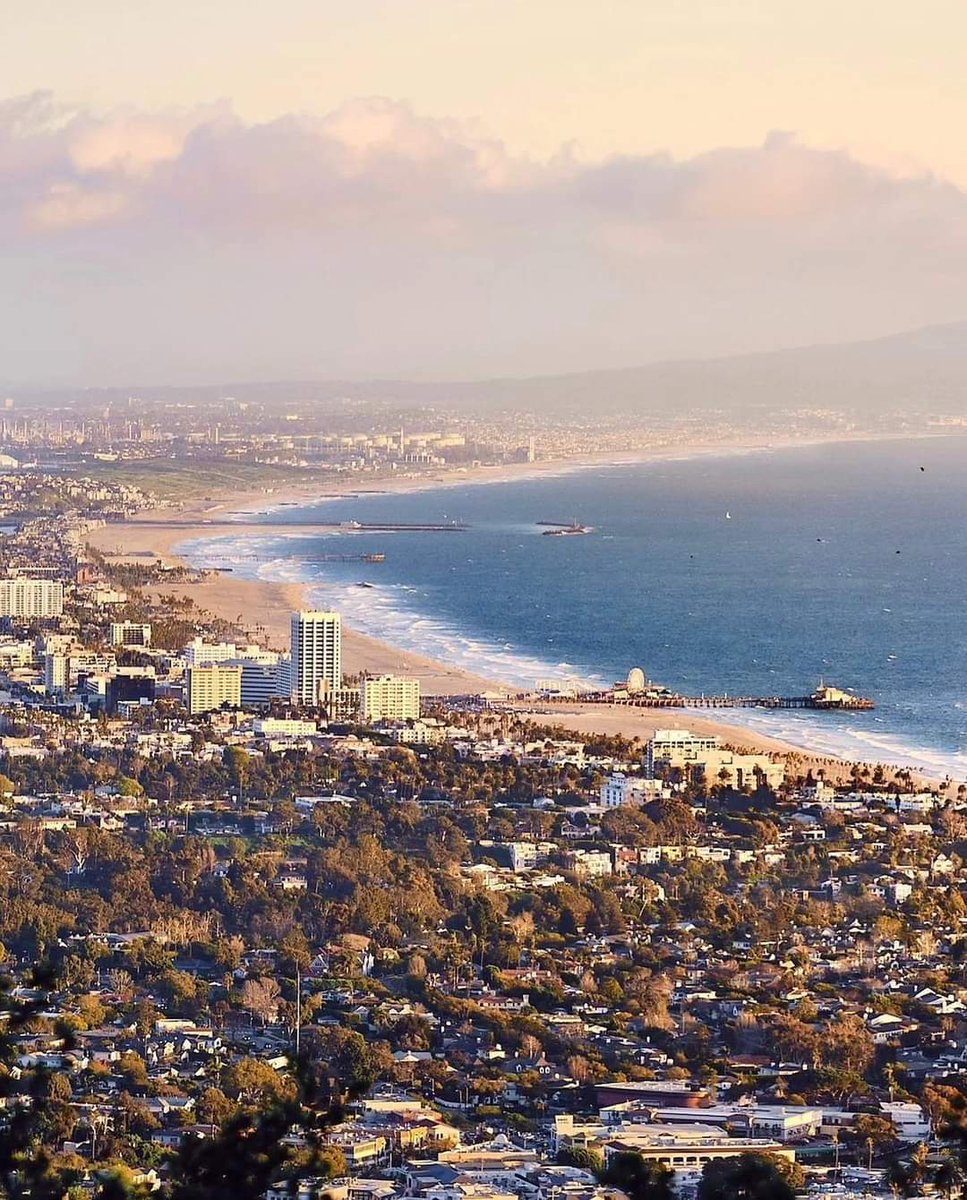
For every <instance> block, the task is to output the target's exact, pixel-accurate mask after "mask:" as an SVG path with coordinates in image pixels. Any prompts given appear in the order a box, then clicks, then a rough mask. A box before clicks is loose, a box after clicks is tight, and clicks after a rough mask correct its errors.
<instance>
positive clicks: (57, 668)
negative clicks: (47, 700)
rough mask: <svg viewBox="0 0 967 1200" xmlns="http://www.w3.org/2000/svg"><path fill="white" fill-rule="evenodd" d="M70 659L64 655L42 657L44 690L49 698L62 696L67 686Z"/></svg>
mask: <svg viewBox="0 0 967 1200" xmlns="http://www.w3.org/2000/svg"><path fill="white" fill-rule="evenodd" d="M69 676H70V659H69V658H68V657H67V655H66V654H45V655H44V688H45V689H46V691H47V694H48V695H49V696H62V695H63V694H64V693H65V692H66V691H67V690H68V686H69Z"/></svg>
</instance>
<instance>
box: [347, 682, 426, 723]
mask: <svg viewBox="0 0 967 1200" xmlns="http://www.w3.org/2000/svg"><path fill="white" fill-rule="evenodd" d="M359 696H360V698H359V715H360V719H361V720H363V721H365V722H367V723H369V724H375V722H377V721H415V720H417V718H418V717H419V715H420V681H419V680H418V679H408V678H406V677H405V676H403V675H375V676H373V677H371V678H370V677H368V676H367V677H366V678H364V679H363V681H362V683H361V684H360V689H359Z"/></svg>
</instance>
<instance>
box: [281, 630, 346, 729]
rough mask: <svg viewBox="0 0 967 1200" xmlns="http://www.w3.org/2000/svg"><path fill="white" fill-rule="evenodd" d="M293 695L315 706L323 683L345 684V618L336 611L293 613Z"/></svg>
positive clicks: (306, 703)
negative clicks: (343, 651)
mask: <svg viewBox="0 0 967 1200" xmlns="http://www.w3.org/2000/svg"><path fill="white" fill-rule="evenodd" d="M291 670H292V699H293V700H294V701H295V702H296V703H297V704H305V705H308V706H309V707H312V708H314V707H316V706H317V705H318V703H319V695H320V691H321V690H322V688H323V686H324V685H328V687H330V688H338V687H339V686H340V685H341V684H342V620H341V618H340V616H339V613H337V612H320V611H318V610H315V609H303V610H302V612H296V613H293V614H292V667H291Z"/></svg>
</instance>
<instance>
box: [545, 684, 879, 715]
mask: <svg viewBox="0 0 967 1200" xmlns="http://www.w3.org/2000/svg"><path fill="white" fill-rule="evenodd" d="M556 698H557V699H565V700H571V701H573V702H576V703H578V704H609V705H613V706H616V707H620V708H712V709H714V708H771V709H777V708H784V709H793V708H799V709H812V710H813V711H816V712H872V710H873V709H874V708H876V704H875V703H874V702H873V701H872V700H869V699H867V698H866V697H865V696H856V695H854V694H853V693H852V692H846V691H843V690H842V689H840V688H835V687H830V686H829V685H828V684H821V685H820V686H819V687H818V688H817V689H816V690H815V691H814V692H813V693H812V694H811V695H809V696H730V695H728V694H727V693H725V694H723V695H720V696H706V695H701V696H683V695H680V694H678V693H677V692H670V691H667V690H666V689H664V688H661V689H652V690H647V691H641V692H618V691H615V690H614V689H611V690H608V691H602V692H584V693H575V694H573V695H570V696H560V697H556Z"/></svg>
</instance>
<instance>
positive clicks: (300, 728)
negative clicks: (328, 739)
mask: <svg viewBox="0 0 967 1200" xmlns="http://www.w3.org/2000/svg"><path fill="white" fill-rule="evenodd" d="M252 732H253V733H254V734H255V736H256V737H311V736H312V735H313V734H315V733H317V732H318V729H317V726H316V723H315V721H300V720H298V719H297V718H296V717H264V718H262V719H261V720H259V721H253V723H252Z"/></svg>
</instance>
